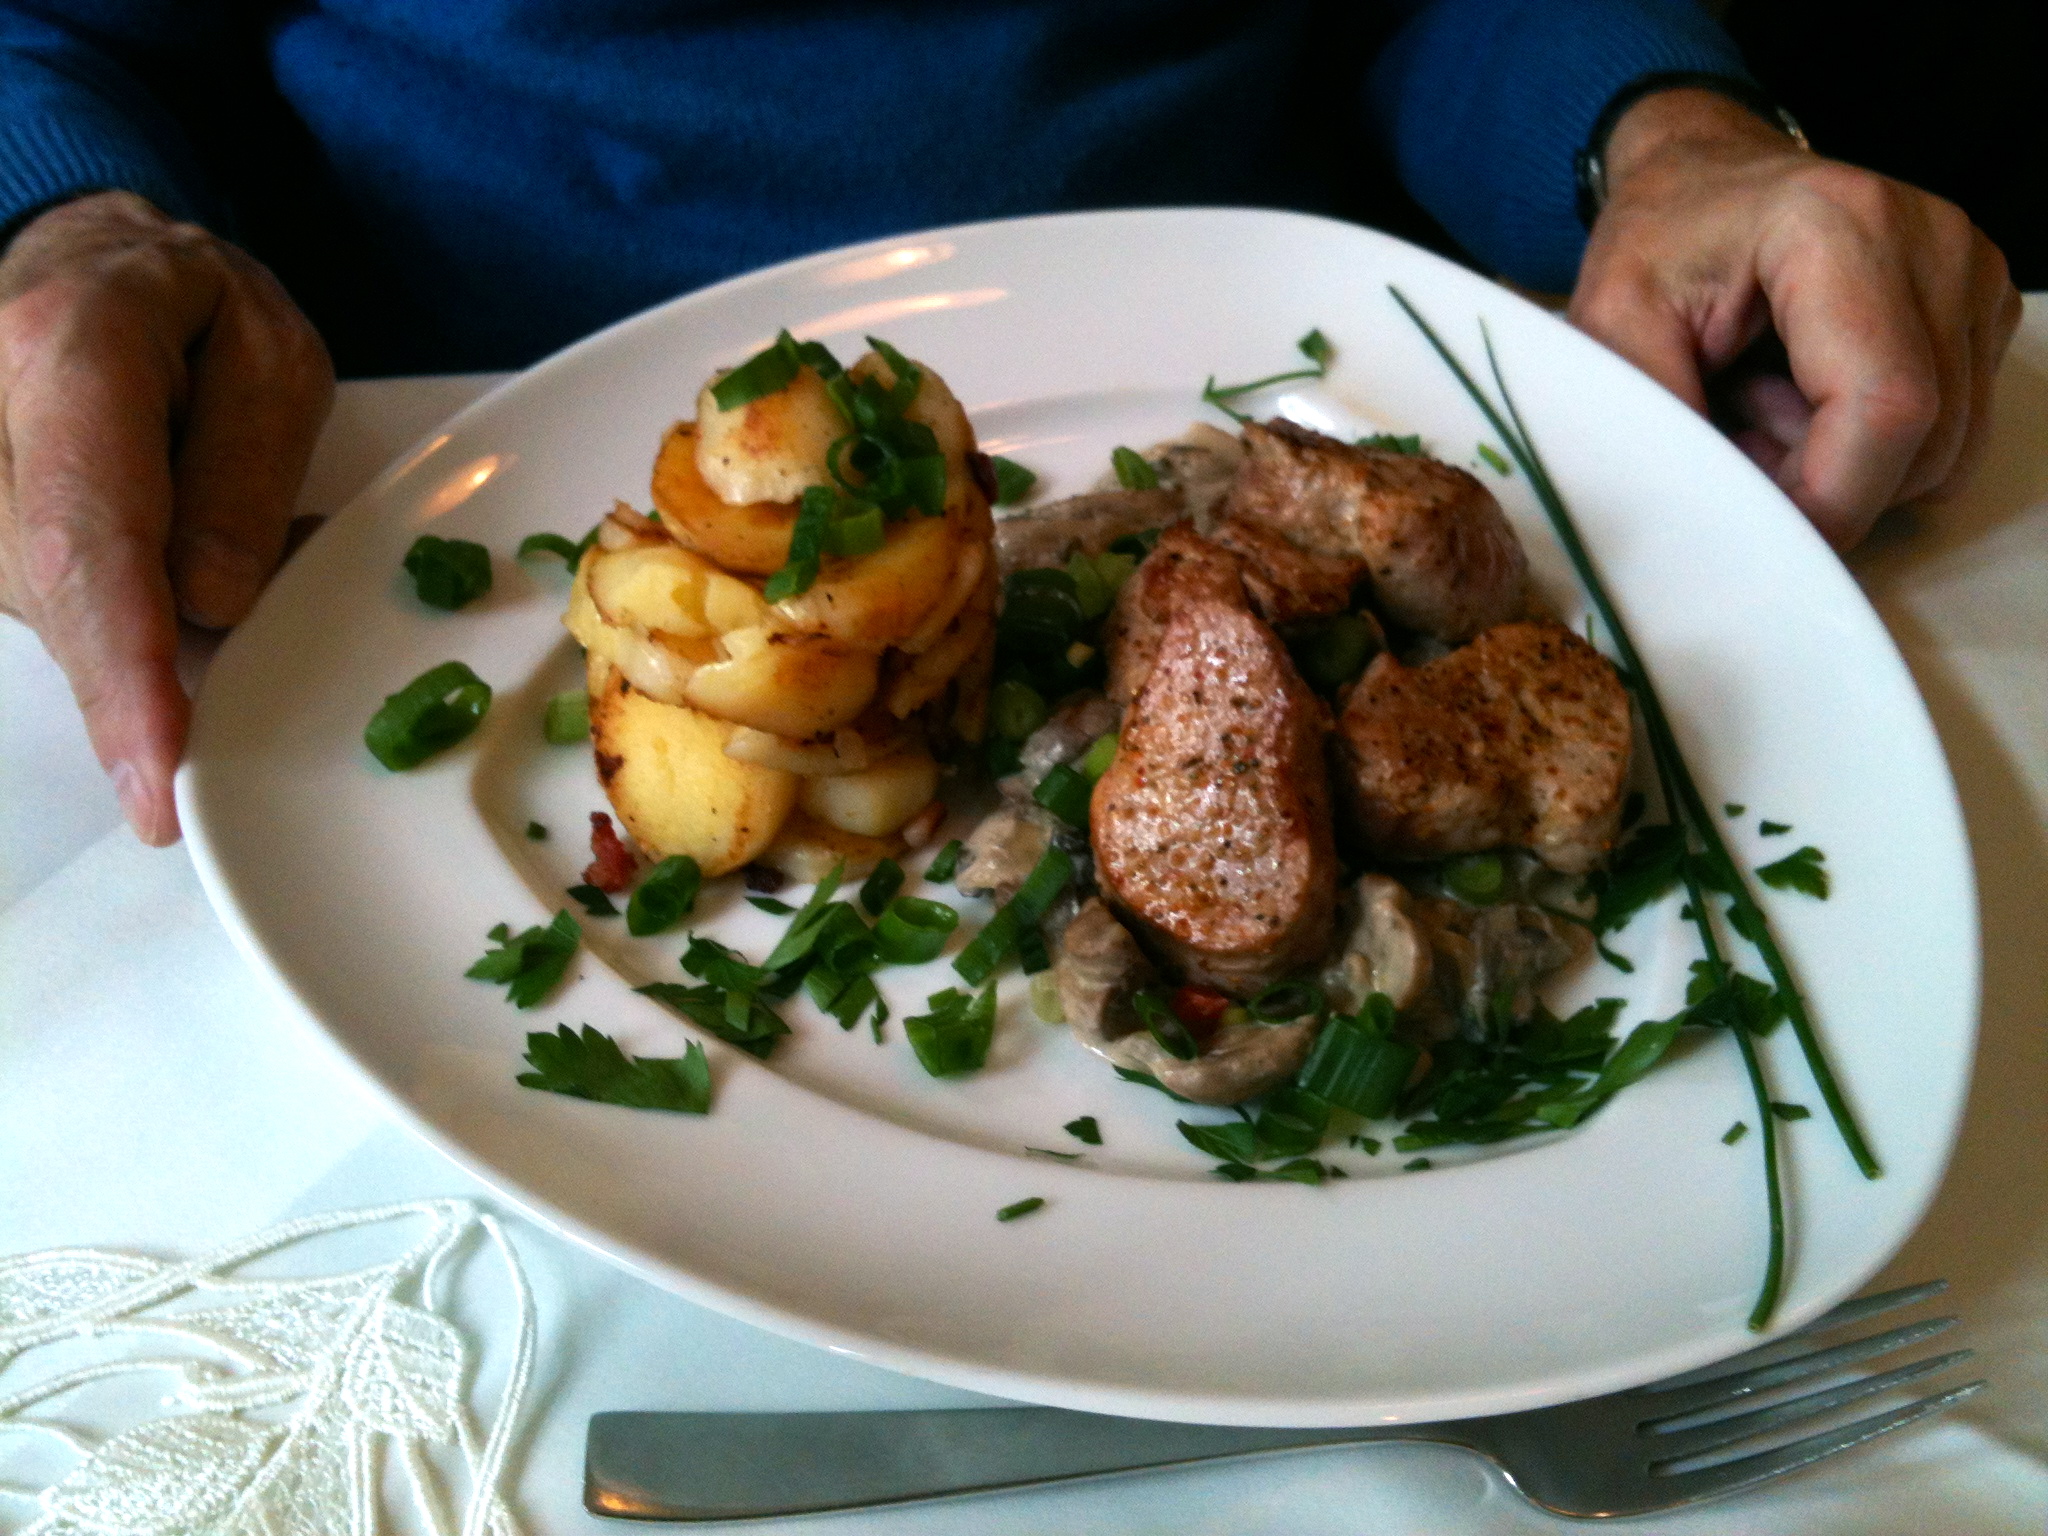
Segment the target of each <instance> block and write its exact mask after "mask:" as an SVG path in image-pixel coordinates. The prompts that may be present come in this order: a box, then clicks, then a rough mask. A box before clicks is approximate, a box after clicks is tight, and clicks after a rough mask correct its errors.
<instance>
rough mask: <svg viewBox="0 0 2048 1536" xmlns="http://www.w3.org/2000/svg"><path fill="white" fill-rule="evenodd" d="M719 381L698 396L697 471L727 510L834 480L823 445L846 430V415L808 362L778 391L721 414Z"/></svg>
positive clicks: (789, 496)
mask: <svg viewBox="0 0 2048 1536" xmlns="http://www.w3.org/2000/svg"><path fill="white" fill-rule="evenodd" d="M716 383H717V380H715V379H714V380H713V381H712V383H711V384H706V385H705V386H704V388H703V391H702V392H701V393H700V394H699V395H698V396H697V472H698V474H700V475H701V476H703V479H704V484H705V485H707V486H709V487H710V489H711V493H712V494H713V495H714V496H716V497H717V498H718V499H719V500H720V501H722V502H724V503H725V504H726V505H727V506H729V507H738V506H745V505H747V504H748V503H750V502H760V501H795V500H796V499H797V498H798V497H799V496H801V495H803V493H804V492H805V490H807V489H808V488H809V487H811V486H814V485H829V484H830V483H831V478H832V477H831V475H830V474H829V472H828V471H827V470H826V468H825V450H826V449H828V448H830V447H831V446H832V444H833V443H834V442H835V441H836V440H837V439H839V438H841V437H844V436H845V435H846V418H845V417H844V416H842V415H840V413H839V407H838V406H836V405H834V404H833V403H832V397H831V396H830V395H828V394H827V393H826V392H825V381H824V380H823V379H821V378H819V377H818V374H817V370H815V369H813V368H810V367H808V366H806V367H802V368H799V369H797V372H796V377H795V378H793V379H791V380H790V381H789V384H788V385H787V386H786V387H785V388H782V389H778V390H776V391H775V392H774V393H773V394H769V395H762V396H760V397H759V398H758V399H754V400H749V401H748V402H747V403H746V404H745V405H739V406H734V407H733V408H732V409H731V410H729V411H721V410H720V409H719V408H718V401H717V399H716V398H715V397H714V396H713V395H712V392H711V391H712V388H713V386H714V385H715V384H716Z"/></svg>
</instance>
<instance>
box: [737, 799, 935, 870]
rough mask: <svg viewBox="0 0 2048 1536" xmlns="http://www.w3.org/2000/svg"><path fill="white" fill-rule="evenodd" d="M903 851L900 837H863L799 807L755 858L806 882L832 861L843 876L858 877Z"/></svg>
mask: <svg viewBox="0 0 2048 1536" xmlns="http://www.w3.org/2000/svg"><path fill="white" fill-rule="evenodd" d="M905 851H906V850H905V846H904V842H903V839H902V838H900V837H863V836H861V835H860V834H859V833H857V832H845V831H841V830H840V829H839V828H838V827H832V826H827V825H826V824H825V823H824V822H822V821H818V820H816V819H815V818H813V817H811V816H808V815H806V814H805V813H804V812H803V811H802V810H801V809H799V810H796V811H793V812H791V813H790V818H789V820H788V821H786V822H784V823H783V824H782V831H781V832H780V833H778V834H777V835H776V838H775V841H774V842H772V843H770V844H769V845H768V847H767V849H766V851H764V852H763V853H762V854H761V856H760V858H759V859H758V860H756V861H755V862H757V863H761V864H766V865H768V866H769V867H770V868H771V869H779V870H781V871H782V872H783V873H784V874H785V875H787V876H789V878H790V879H792V880H800V881H802V882H803V883H805V884H807V885H808V884H812V883H815V882H816V881H819V880H822V879H824V878H825V877H826V876H827V875H829V874H831V873H832V869H833V866H834V865H840V866H843V868H842V869H841V874H842V876H843V877H844V878H846V879H849V880H858V879H860V878H861V876H863V875H865V874H866V873H867V872H868V871H869V870H871V869H873V868H874V867H875V866H876V865H877V864H879V863H881V862H882V860H884V859H896V858H901V857H902V856H903V854H904V852H905Z"/></svg>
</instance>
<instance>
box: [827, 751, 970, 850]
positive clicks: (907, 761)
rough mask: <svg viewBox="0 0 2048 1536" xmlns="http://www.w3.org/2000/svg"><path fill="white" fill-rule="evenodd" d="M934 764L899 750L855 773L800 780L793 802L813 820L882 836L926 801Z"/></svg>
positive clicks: (931, 792)
mask: <svg viewBox="0 0 2048 1536" xmlns="http://www.w3.org/2000/svg"><path fill="white" fill-rule="evenodd" d="M938 792H939V765H938V764H937V763H935V762H933V761H932V759H931V757H930V755H929V754H928V753H925V752H923V751H915V752H905V753H902V754H900V755H898V756H896V757H892V758H889V759H888V760H887V761H885V762H880V763H877V764H875V765H874V766H873V767H872V768H866V769H863V770H862V771H861V772H859V773H846V774H840V775H837V776H836V777H833V778H817V779H805V780H803V781H802V788H801V789H800V790H799V791H798V797H799V803H800V804H801V805H802V806H803V808H804V810H805V811H806V812H808V813H809V814H810V815H811V816H812V817H813V818H814V819H815V820H818V821H821V822H823V823H824V824H825V825H826V826H828V827H837V828H838V829H839V830H840V831H842V832H855V833H859V834H860V835H861V836H863V837H886V836H888V835H889V834H890V833H892V832H895V831H897V830H899V829H900V828H901V827H902V826H903V824H904V823H905V822H907V821H909V820H910V819H911V818H912V817H913V816H915V815H916V814H917V813H918V812H919V811H921V810H923V809H924V808H925V807H926V806H928V805H930V804H931V803H932V798H933V796H935V795H937V794H938Z"/></svg>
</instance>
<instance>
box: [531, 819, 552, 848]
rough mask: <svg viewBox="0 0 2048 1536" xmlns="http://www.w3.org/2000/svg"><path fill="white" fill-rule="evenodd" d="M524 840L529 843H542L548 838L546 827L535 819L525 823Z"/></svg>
mask: <svg viewBox="0 0 2048 1536" xmlns="http://www.w3.org/2000/svg"><path fill="white" fill-rule="evenodd" d="M526 840H527V841H528V842H529V843H544V842H546V841H547V840H548V829H547V828H546V827H544V826H542V825H541V824H540V823H539V822H537V821H529V822H528V823H527V824H526Z"/></svg>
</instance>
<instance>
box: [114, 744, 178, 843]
mask: <svg viewBox="0 0 2048 1536" xmlns="http://www.w3.org/2000/svg"><path fill="white" fill-rule="evenodd" d="M107 776H108V777H109V778H110V779H112V780H113V781H114V793H115V795H117V796H118V797H119V798H120V801H121V813H122V814H123V815H124V816H126V817H127V818H128V825H129V826H131V827H133V828H134V829H135V835H136V836H137V837H139V838H141V839H142V840H143V841H144V842H145V843H148V844H149V845H150V846H151V847H152V848H161V847H163V846H164V845H165V844H166V843H168V842H170V841H171V840H172V837H173V836H174V835H175V834H174V833H173V832H172V831H171V828H172V827H174V826H175V825H176V823H175V822H172V821H171V818H170V817H168V816H167V815H166V814H165V807H164V805H163V797H162V796H160V795H156V794H152V793H151V792H150V788H149V785H148V783H147V781H146V780H144V778H143V776H142V773H141V770H139V769H138V768H137V767H136V766H135V765H134V764H133V763H131V762H127V761H125V760H124V761H122V762H118V763H116V764H114V766H113V767H112V769H110V770H109V771H108V775H107ZM166 823H169V825H168V826H167V825H166Z"/></svg>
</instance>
